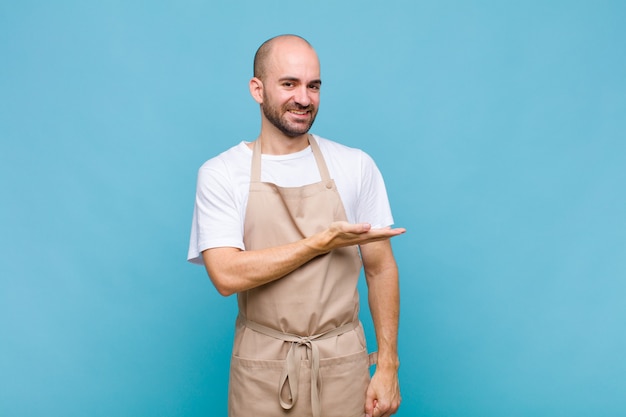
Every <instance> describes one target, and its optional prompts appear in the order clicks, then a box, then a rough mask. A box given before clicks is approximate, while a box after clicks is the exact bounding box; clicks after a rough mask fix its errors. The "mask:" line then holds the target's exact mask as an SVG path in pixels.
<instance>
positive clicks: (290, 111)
mask: <svg viewBox="0 0 626 417" xmlns="http://www.w3.org/2000/svg"><path fill="white" fill-rule="evenodd" d="M287 111H288V112H289V113H291V114H295V115H298V116H305V115H307V114H309V111H308V110H287Z"/></svg>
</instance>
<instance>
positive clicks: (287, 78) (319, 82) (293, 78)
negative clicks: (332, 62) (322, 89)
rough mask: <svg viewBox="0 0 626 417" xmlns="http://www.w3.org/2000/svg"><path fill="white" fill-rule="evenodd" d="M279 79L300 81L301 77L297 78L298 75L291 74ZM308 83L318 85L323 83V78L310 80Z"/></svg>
mask: <svg viewBox="0 0 626 417" xmlns="http://www.w3.org/2000/svg"><path fill="white" fill-rule="evenodd" d="M278 81H297V82H300V79H299V78H297V77H290V76H287V77H281V78H279V79H278ZM307 84H317V85H322V80H320V79H317V80H313V81H310V82H309V83H307Z"/></svg>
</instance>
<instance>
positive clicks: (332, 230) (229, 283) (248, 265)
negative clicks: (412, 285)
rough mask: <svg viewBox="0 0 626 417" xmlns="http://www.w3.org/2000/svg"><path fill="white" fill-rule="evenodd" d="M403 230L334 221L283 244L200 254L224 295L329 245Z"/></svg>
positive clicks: (257, 283)
mask: <svg viewBox="0 0 626 417" xmlns="http://www.w3.org/2000/svg"><path fill="white" fill-rule="evenodd" d="M404 231H405V230H404V229H400V228H398V229H391V228H383V229H372V228H371V226H370V225H369V224H367V223H358V224H350V223H347V222H335V223H332V224H331V225H330V226H329V227H328V229H326V230H324V231H322V232H319V233H317V234H315V235H313V236H310V237H307V238H305V239H302V240H299V241H297V242H293V243H290V244H287V245H282V246H277V247H273V248H267V249H262V250H251V251H242V250H240V249H238V248H230V247H220V248H213V249H207V250H205V251H203V252H202V258H203V260H204V265H205V266H206V269H207V272H208V274H209V277H210V278H211V281H212V282H213V284H214V285H215V288H217V290H218V292H219V293H220V294H222V295H225V296H226V295H231V294H234V293H236V292H241V291H245V290H249V289H251V288H255V287H258V286H260V285H263V284H266V283H268V282H271V281H274V280H277V279H279V278H282V277H284V276H285V275H287V274H288V273H290V272H292V271H294V270H295V269H297V268H298V267H300V266H302V265H304V264H305V263H307V262H308V261H310V260H311V259H313V258H315V257H317V256H320V255H323V254H325V253H328V252H330V251H331V250H333V249H337V248H340V247H344V246H352V245H363V244H366V243H369V242H377V241H381V240H387V239H389V238H391V237H393V236H396V235H399V234H401V233H404Z"/></svg>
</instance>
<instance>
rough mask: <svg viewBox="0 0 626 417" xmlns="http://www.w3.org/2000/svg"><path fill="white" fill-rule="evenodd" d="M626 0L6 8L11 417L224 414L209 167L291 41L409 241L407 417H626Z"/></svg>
mask: <svg viewBox="0 0 626 417" xmlns="http://www.w3.org/2000/svg"><path fill="white" fill-rule="evenodd" d="M625 4H626V3H624V2H620V1H591V0H589V1H545V0H544V1H528V2H514V1H489V0H485V1H478V0H471V1H445V0H444V1H409V0H407V1H400V0H389V1H385V2H378V1H376V2H374V1H370V2H367V1H366V2H363V1H355V0H350V1H343V2H340V1H319V2H308V3H285V2H278V1H266V2H257V1H254V2H253V1H237V2H218V1H200V0H198V1H177V2H174V1H153V2H147V1H121V0H120V1H101V2H95V1H49V2H48V1H40V2H37V1H29V0H23V1H19V2H17V1H9V0H2V1H0V135H1V142H0V193H1V194H0V195H1V198H2V204H1V205H0V210H1V211H0V254H1V255H0V256H1V260H0V415H2V416H44V415H45V416H55V417H56V416H59V417H60V416H63V417H70V416H81V417H84V416H107V417H108V416H129V417H136V416H203V415H213V416H225V415H226V390H227V372H228V359H229V352H230V346H231V337H232V322H233V320H234V317H235V314H236V310H235V299H234V298H233V297H230V298H222V297H220V296H219V295H218V294H217V292H216V291H215V290H214V289H213V287H212V286H211V284H210V281H209V279H208V278H207V277H206V274H205V272H204V270H203V268H201V267H197V266H193V265H190V264H187V263H186V261H185V256H186V251H187V244H188V239H189V229H190V222H191V214H192V209H193V197H194V190H195V181H196V172H197V169H198V167H199V166H200V165H201V164H202V162H204V161H205V160H206V159H208V158H209V157H211V156H213V155H215V154H217V153H218V152H220V151H222V150H224V149H226V148H228V147H230V146H231V145H233V144H235V143H237V142H239V141H240V140H244V139H245V140H250V139H253V138H254V137H255V136H256V134H257V132H258V129H259V116H258V106H257V105H256V103H255V102H254V101H253V100H252V99H251V98H250V97H249V93H248V90H247V82H248V79H249V78H250V76H251V67H252V62H251V61H252V56H253V54H254V52H255V50H256V48H257V47H258V45H259V44H260V43H261V42H262V41H264V40H265V39H267V38H269V37H271V36H274V35H277V34H280V33H298V34H300V35H302V36H304V37H306V38H308V39H309V40H310V41H311V43H312V44H313V45H314V46H315V47H316V49H317V50H318V52H319V55H320V58H321V61H322V74H323V79H324V88H323V92H322V106H321V110H320V114H319V116H318V121H317V122H316V125H315V126H314V129H313V131H314V132H315V133H317V134H320V135H322V136H325V137H328V138H332V139H335V140H338V141H341V142H343V143H346V144H348V145H351V146H356V147H361V148H363V149H364V150H366V151H367V152H368V153H370V154H371V155H372V156H374V158H375V159H376V161H377V163H378V165H379V167H380V169H381V170H382V171H383V174H384V175H385V178H386V182H387V185H388V189H389V195H390V199H391V202H392V205H393V208H394V214H395V217H396V222H397V224H398V225H399V226H403V227H406V228H407V229H408V233H407V234H406V235H404V236H401V237H398V238H396V239H395V241H394V248H395V252H396V254H397V259H398V262H399V265H400V267H401V281H402V283H401V287H402V318H401V329H400V332H401V335H400V345H399V348H400V353H401V355H402V366H401V371H400V372H401V383H402V389H403V397H404V402H403V405H402V408H401V410H400V412H399V413H398V414H397V415H398V416H404V417H409V416H411V417H413V416H424V417H426V416H427V417H443V416H462V417H471V416H480V417H489V416H497V417H501V416H534V417H537V416H539V417H543V416H546V417H554V416H568V417H574V416H603V417H608V416H623V415H626V395H625V392H626V360H625V356H624V352H626V331H625V327H626V326H625V325H626V302H625V301H626V300H625V298H626V217H625V213H626V193H625V192H624V184H625V183H626V163H625V162H626V145H625V144H624V140H625V138H626V126H625V115H626V52H625V51H626V49H625V48H624V42H625V41H626V25H625V24H624V21H625V20H626V6H625ZM364 311H366V307H365V306H364ZM363 320H364V321H365V323H366V327H367V329H368V332H369V334H368V338H369V340H370V343H371V344H372V347H373V344H374V338H373V335H372V334H371V329H372V327H371V322H370V321H369V318H368V315H367V314H364V315H363Z"/></svg>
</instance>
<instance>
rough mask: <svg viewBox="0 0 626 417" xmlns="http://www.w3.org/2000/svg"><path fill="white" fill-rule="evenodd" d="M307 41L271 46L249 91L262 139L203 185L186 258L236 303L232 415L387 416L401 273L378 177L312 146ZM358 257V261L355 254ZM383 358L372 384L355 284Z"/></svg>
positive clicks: (348, 156) (221, 164) (319, 141)
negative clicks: (361, 289) (365, 299)
mask: <svg viewBox="0 0 626 417" xmlns="http://www.w3.org/2000/svg"><path fill="white" fill-rule="evenodd" d="M321 84H322V81H321V78H320V66H319V61H318V57H317V54H316V53H315V51H314V49H313V48H312V47H311V45H310V44H309V43H308V42H307V41H305V40H304V39H302V38H300V37H298V36H294V35H282V36H278V37H275V38H272V39H270V40H268V41H266V42H265V43H264V44H263V45H261V47H260V48H259V50H258V51H257V53H256V55H255V59H254V77H253V78H252V80H251V81H250V84H249V87H250V93H251V95H252V97H253V98H254V100H255V101H257V102H258V103H259V105H260V109H261V132H260V135H259V137H258V138H257V139H256V140H255V141H254V142H250V143H246V142H241V143H240V144H239V145H237V146H235V147H233V148H231V149H229V150H228V151H226V152H224V153H222V154H221V155H219V156H217V157H215V158H213V159H211V160H209V161H207V162H206V163H205V164H204V165H203V166H202V167H201V169H200V171H199V174H198V187H197V194H196V206H195V210H194V220H193V226H192V233H191V242H190V249H189V260H190V261H192V262H197V263H201V262H203V263H204V265H205V267H206V270H207V272H208V275H209V277H210V278H211V281H212V282H213V284H214V285H215V287H216V288H217V290H218V291H219V293H220V294H222V295H224V296H227V295H231V294H234V293H237V300H238V305H239V316H238V318H237V323H236V332H235V341H234V347H233V355H232V358H231V372H230V385H229V407H228V409H229V416H231V417H244V416H245V417H250V416H259V417H272V416H287V415H290V416H294V417H296V416H297V417H303V416H313V417H334V416H336V417H352V416H362V415H363V414H365V415H366V416H374V417H380V416H390V415H392V414H393V413H395V412H396V410H397V408H398V406H399V403H400V392H399V385H398V366H399V361H398V354H397V348H396V346H397V329H398V314H399V294H398V271H397V266H396V262H395V260H394V257H393V253H392V250H391V245H390V242H389V239H390V238H392V237H394V236H397V235H399V234H402V233H404V232H405V230H404V229H401V228H391V227H389V226H390V225H391V224H392V223H393V219H392V217H391V211H390V209H389V204H388V200H387V195H386V191H385V187H384V183H383V180H382V177H381V175H380V173H379V171H378V169H377V168H376V165H375V164H374V162H373V161H372V160H371V158H369V156H367V155H366V154H365V153H363V152H362V151H360V150H357V149H352V148H348V147H345V146H343V145H340V144H338V143H336V142H332V141H329V140H326V139H323V138H320V137H318V136H314V135H310V134H308V131H309V129H310V128H311V125H312V124H313V122H314V120H315V116H316V114H317V110H318V106H319V101H320V87H321ZM359 250H360V256H359ZM361 265H363V266H364V269H365V276H366V280H367V284H368V288H369V291H368V293H369V305H370V310H371V313H372V318H373V322H374V327H375V331H376V338H377V342H378V355H377V365H376V371H375V373H374V375H373V376H372V378H371V380H370V374H369V366H370V364H372V363H374V360H375V359H376V358H375V355H369V356H368V355H367V350H366V346H365V337H364V335H363V328H362V326H361V323H360V322H359V319H358V312H359V301H358V300H359V299H358V292H357V288H356V287H357V281H358V276H359V273H360V268H361Z"/></svg>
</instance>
